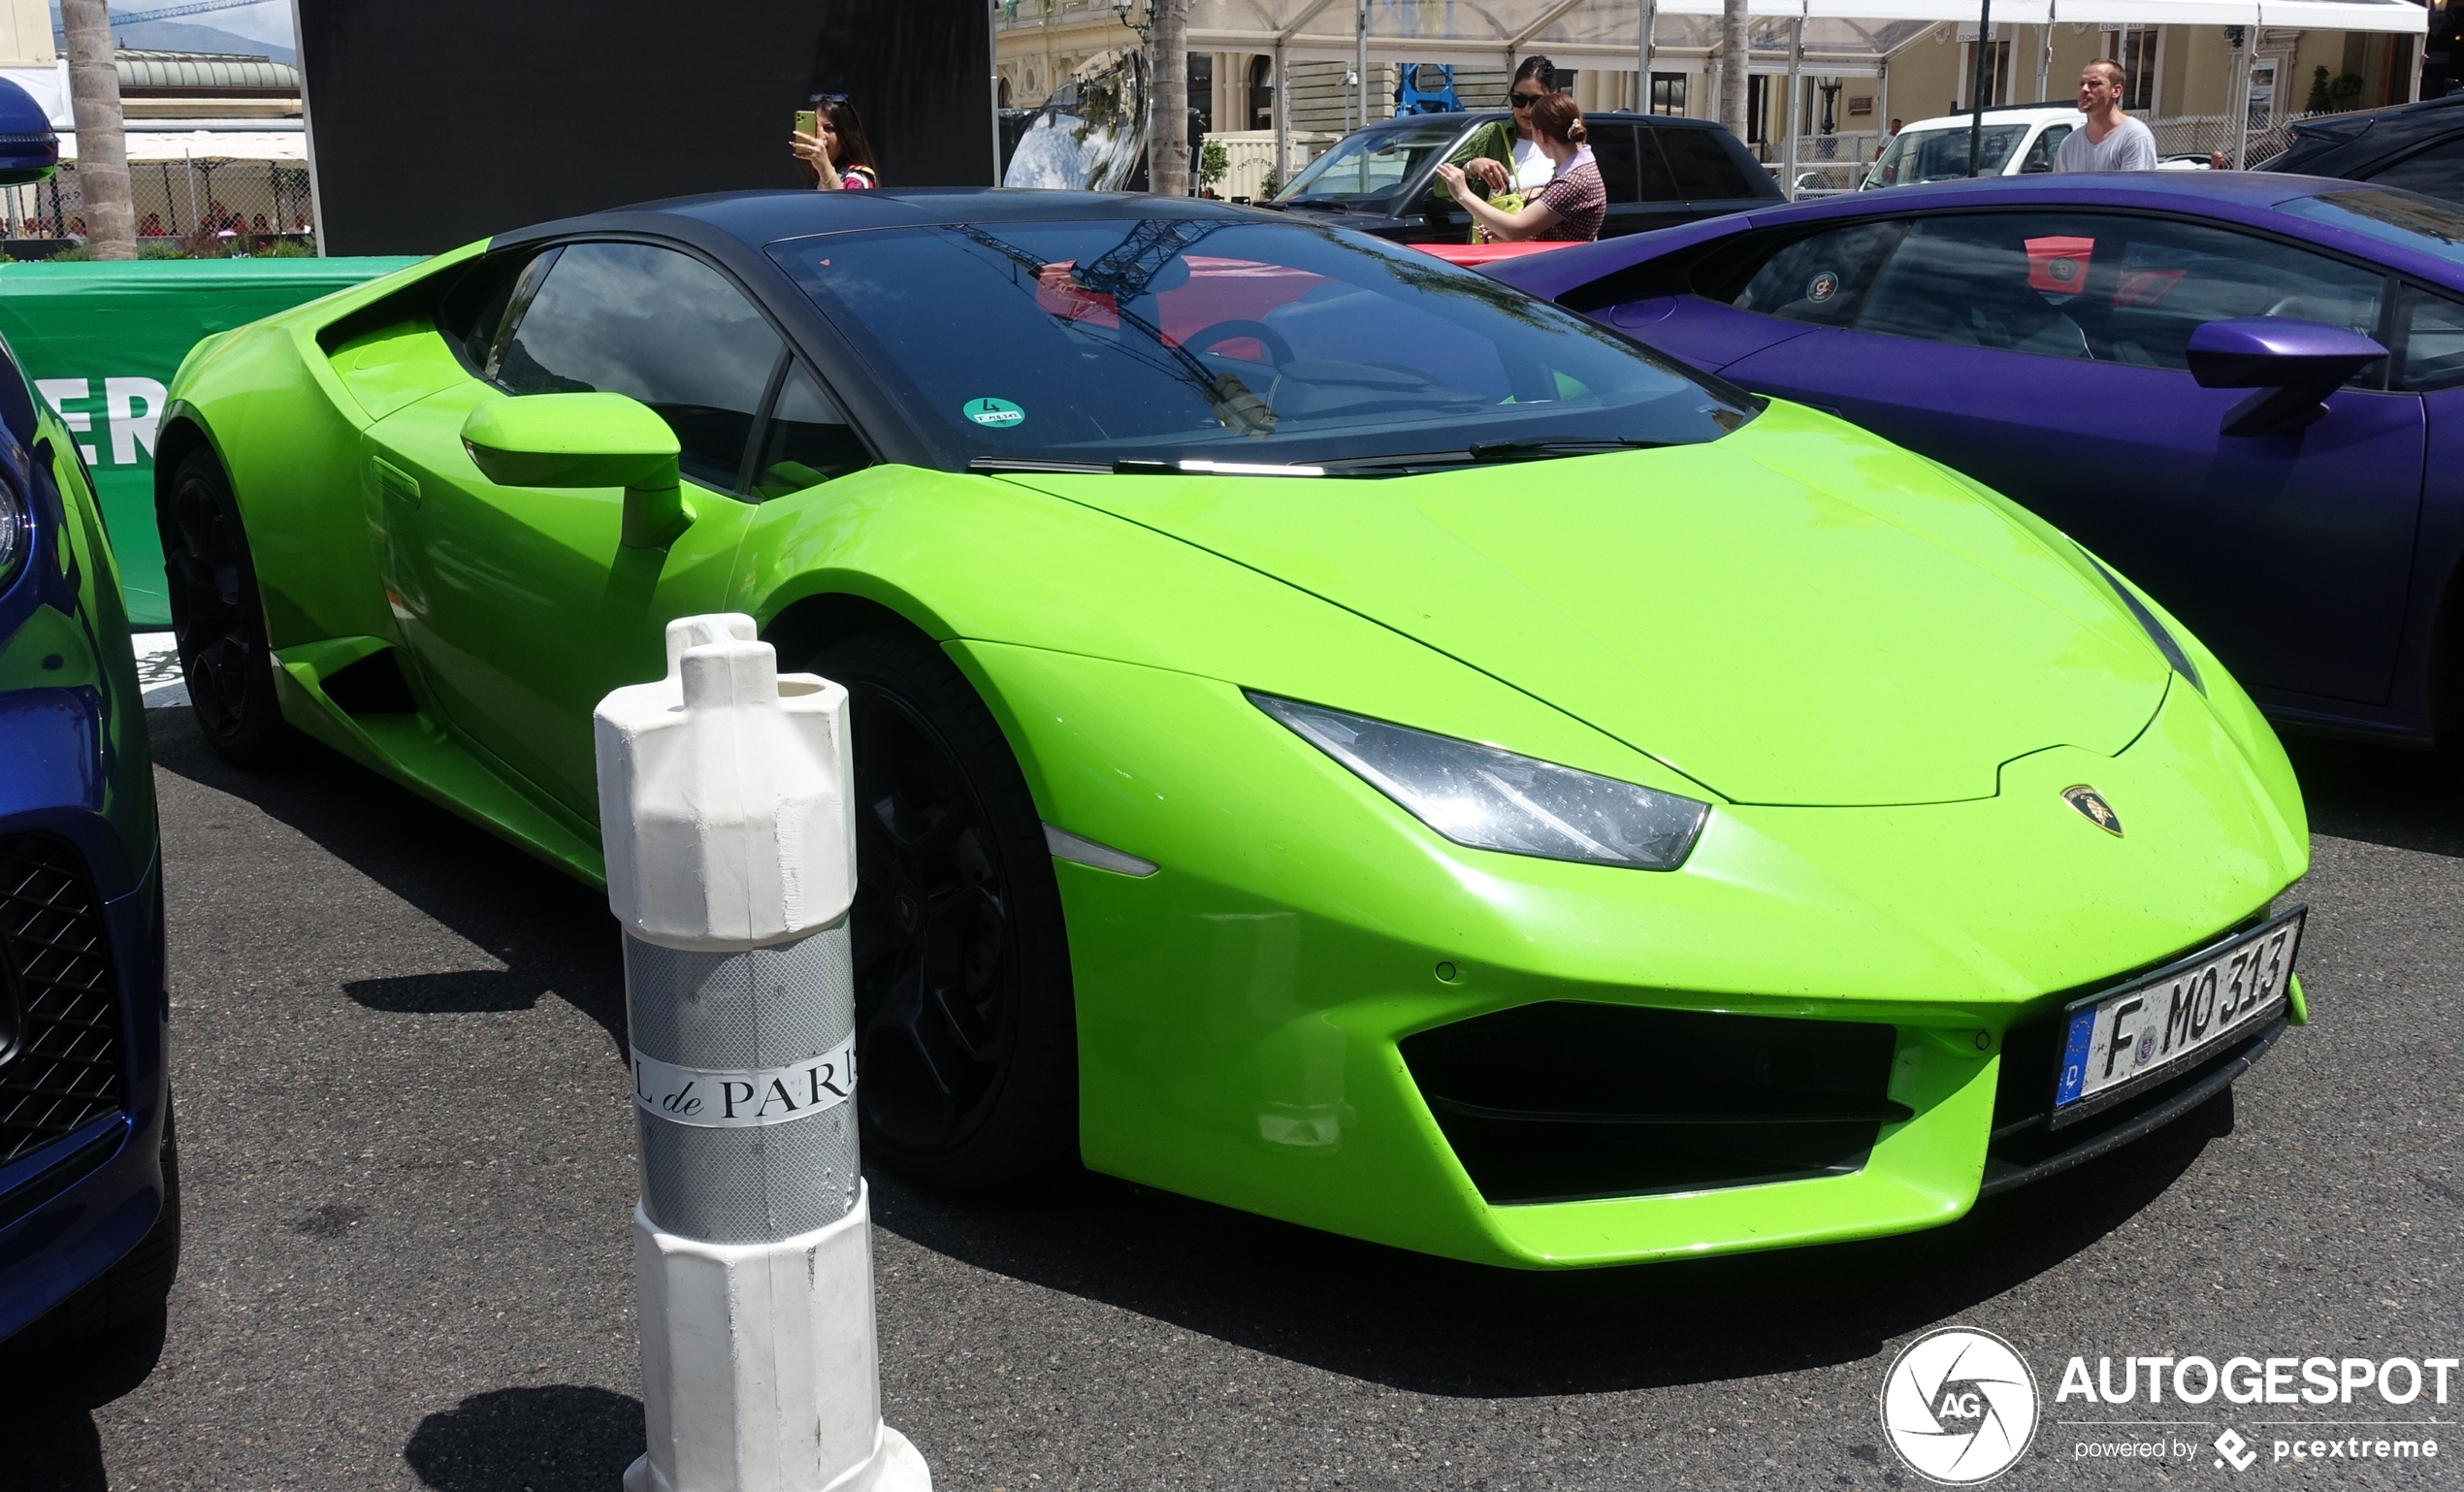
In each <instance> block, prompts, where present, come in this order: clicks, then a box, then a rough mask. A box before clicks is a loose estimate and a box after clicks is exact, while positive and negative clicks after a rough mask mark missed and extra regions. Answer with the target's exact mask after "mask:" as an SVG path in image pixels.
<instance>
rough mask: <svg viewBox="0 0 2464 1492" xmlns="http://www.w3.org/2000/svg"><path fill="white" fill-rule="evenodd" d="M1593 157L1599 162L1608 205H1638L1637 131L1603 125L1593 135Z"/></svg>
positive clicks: (1615, 125)
mask: <svg viewBox="0 0 2464 1492" xmlns="http://www.w3.org/2000/svg"><path fill="white" fill-rule="evenodd" d="M1591 153H1592V157H1593V158H1594V159H1595V160H1597V161H1599V162H1600V179H1601V180H1602V181H1603V182H1605V184H1606V185H1607V187H1608V203H1609V206H1611V207H1614V206H1616V205H1617V204H1618V203H1621V202H1635V201H1638V200H1640V199H1638V198H1637V196H1636V195H1635V183H1636V178H1637V176H1638V175H1639V168H1638V167H1637V165H1636V163H1635V153H1636V152H1635V127H1634V126H1633V125H1631V124H1603V125H1600V126H1599V127H1597V128H1595V129H1594V130H1592V132H1591Z"/></svg>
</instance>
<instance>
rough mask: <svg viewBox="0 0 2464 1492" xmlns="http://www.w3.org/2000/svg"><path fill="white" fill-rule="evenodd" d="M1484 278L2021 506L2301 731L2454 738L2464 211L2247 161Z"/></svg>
mask: <svg viewBox="0 0 2464 1492" xmlns="http://www.w3.org/2000/svg"><path fill="white" fill-rule="evenodd" d="M1490 273H1491V274H1494V275H1495V276H1497V277H1499V278H1501V279H1504V280H1507V281H1508V282H1510V283H1513V284H1516V285H1519V286H1521V287H1523V288H1524V289H1526V290H1529V291H1532V292H1533V293H1535V294H1538V295H1541V296H1544V297H1547V298H1549V299H1552V300H1556V301H1559V302H1561V303H1563V304H1565V305H1567V306H1569V307H1572V308H1576V309H1579V310H1582V311H1585V312H1587V313H1588V314H1590V315H1592V316H1593V317H1595V318H1597V319H1599V320H1601V321H1605V322H1606V323H1608V324H1610V325H1613V326H1616V327H1619V328H1621V329H1623V330H1624V331H1626V332H1627V333H1629V334H1631V335H1632V336H1634V337H1636V338H1637V339H1639V340H1641V341H1644V342H1647V343H1649V344H1650V345H1652V346H1654V347H1657V348H1659V349H1661V350H1663V351H1665V352H1668V353H1670V354H1671V355H1673V356H1676V357H1679V358H1682V359H1684V360H1686V361H1687V362H1689V363H1692V364H1694V365H1695V366H1696V367H1699V368H1702V369H1704V370H1707V371H1709V372H1712V373H1719V374H1721V375H1722V376H1724V377H1727V378H1729V379H1731V380H1733V381H1735V382H1736V383H1740V384H1743V385H1744V386H1746V387H1747V388H1750V389H1753V390H1755V391H1757V392H1759V393H1764V394H1770V395H1775V396H1778V397H1780V398H1784V399H1789V400H1794V401H1797V402H1798V403H1800V404H1805V405H1814V406H1817V407H1819V408H1823V409H1826V410H1830V411H1832V412H1833V413H1836V414H1838V415H1840V416H1842V417H1844V418H1846V419H1848V420H1851V421H1853V422H1855V423H1857V424H1859V425H1863V426H1864V427H1865V428H1867V429H1869V430H1872V431H1875V432H1877V433H1879V434H1881V435H1883V436H1886V437H1888V438H1891V439H1893V440H1896V441H1897V442H1898V443H1900V444H1902V445H1905V446H1908V447H1910V448H1911V449H1914V450H1917V451H1921V452H1924V453H1925V454H1927V455H1929V456H1931V457H1933V458H1934V459H1936V460H1938V461H1940V462H1942V463H1943V464H1945V465H1947V466H1950V467H1952V468H1955V469H1957V470H1961V471H1963V472H1965V473H1967V474H1968V475H1970V476H1973V477H1975V478H1976V479H1977V480H1979V481H1982V482H1984V483H1986V484H1987V485H1989V486H1991V487H1993V488H1994V489H1996V490H1998V491H2000V492H2002V493H2004V494H2005V495H2007V496H2009V497H2011V498H2013V499H2016V500H2017V501H2019V502H2020V503H2025V504H2026V505H2027V506H2028V507H2031V508H2033V509H2034V510H2035V511H2037V512H2038V513H2040V514H2042V515H2043V516H2045V517H2046V518H2047V519H2049V520H2051V521H2052V522H2054V523H2055V524H2057V525H2059V527H2060V528H2061V529H2063V530H2064V531H2065V532H2067V533H2068V534H2069V535H2071V536H2072V537H2074V538H2076V539H2078V540H2079V541H2080V542H2082V543H2084V544H2086V545H2087V546H2088V547H2089V548H2090V549H2091V550H2093V551H2095V552H2096V553H2097V554H2098V555H2099V556H2101V557H2102V558H2103V559H2104V560H2105V561H2106V562H2107V563H2109V564H2111V565H2112V566H2114V567H2115V568H2117V569H2119V570H2121V571H2122V572H2123V573H2124V574H2127V575H2129V576H2130V577H2131V578H2132V579H2134V580H2136V581H2138V582H2139V583H2140V584H2142V585H2144V586H2146V587H2147V588H2148V590H2149V591H2150V592H2151V593H2152V594H2153V595H2155V596H2156V598H2157V599H2158V600H2161V601H2162V602H2164V604H2165V605H2166V607H2167V608H2168V609H2170V610H2171V611H2172V612H2173V613H2174V614H2175V615H2177V616H2179V617H2181V618H2182V620H2183V621H2185V622H2186V623H2188V625H2189V626H2190V627H2191V628H2192V629H2194V630H2195V631H2196V632H2198V633H2199V635H2200V636H2201V637H2202V638H2204V639H2205V640H2206V641H2207V642H2208V644H2209V645H2210V646H2212V647H2213V648H2215V649H2216V651H2217V653H2218V654H2219V655H2220V656H2221V657H2222V658H2223V659H2224V661H2225V662H2226V663H2227V664H2228V665H2231V667H2232V668H2233V671H2234V673H2235V675H2236V676H2237V677H2239V678H2240V679H2241V680H2242V681H2243V682H2244V683H2245V684H2246V685H2248V686H2250V689H2251V692H2252V694H2253V695H2254V696H2255V697H2257V698H2258V700H2259V702H2260V703H2261V704H2262V705H2264V706H2265V707H2266V708H2267V709H2268V710H2269V712H2270V713H2271V714H2273V715H2275V716H2276V717H2277V718H2278V720H2279V721H2281V722H2283V723H2285V724H2288V725H2300V726H2304V727H2308V728H2313V729H2322V730H2332V731H2336V732H2339V733H2346V734H2355V735H2361V736H2366V737H2374V738H2381V739H2392V740H2401V741H2407V742H2411V743H2415V744H2426V743H2428V742H2429V741H2430V740H2431V739H2432V737H2433V735H2434V733H2435V732H2436V731H2437V730H2438V728H2439V726H2440V723H2441V720H2442V717H2446V718H2447V719H2448V721H2449V722H2450V723H2451V725H2452V726H2453V727H2454V728H2464V714H2458V713H2456V712H2457V711H2458V710H2459V709H2464V646H2459V645H2458V644H2464V605H2459V604H2458V602H2459V600H2464V591H2460V590H2459V584H2458V582H2459V560H2464V207H2458V206H2457V205H2455V204H2453V203H2448V202H2443V201H2439V200H2436V199H2433V198H2429V197H2424V196H2419V195H2417V194H2415V193H2413V192H2409V191H2404V190H2400V189H2396V188H2392V187H2386V186H2378V185H2372V184H2369V183H2359V182H2352V181H2339V180H2327V179H2323V178H2310V177H2295V176H2279V175H2273V174H2261V173H2239V172H2214V173H2210V172H2197V173H2176V172H2161V173H2159V172H2149V173H2141V174H2132V175H2119V176H2096V177H2091V176H2042V177H2011V178H1988V179H1982V180H1976V181H1959V182H1948V183H1943V184H1940V185H1931V186H1916V187H1907V188H1903V189H1900V190H1897V191H1891V192H1868V193H1861V194H1859V195H1856V196H1852V197H1837V198H1832V199H1830V200H1828V201H1824V202H1817V203H1806V204H1799V205H1795V206H1786V207H1773V208H1771V209H1769V210H1767V211H1763V210H1757V211H1749V212H1741V213H1737V214H1735V215H1732V216H1728V217H1722V218H1716V219H1713V220H1710V221H1706V222H1700V223H1693V224H1689V225H1686V226H1684V227H1679V228H1671V229H1669V230H1666V231H1664V232H1659V233H1652V234H1644V235H1641V236H1638V237H1634V238H1626V239H1618V240H1615V241H1613V242H1607V243H1596V244H1587V245H1582V246H1579V247H1574V248H1570V249H1566V250H1564V251H1562V252H1556V253H1548V254H1534V255H1531V256H1529V257H1526V258H1521V259H1516V260H1510V261H1508V262H1505V263H1502V264H1499V265H1496V266H1494V267H1492V268H1491V270H1490Z"/></svg>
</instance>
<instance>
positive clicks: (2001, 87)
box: [1951, 42, 2011, 114]
mask: <svg viewBox="0 0 2464 1492" xmlns="http://www.w3.org/2000/svg"><path fill="white" fill-rule="evenodd" d="M1975 85H1976V44H1975V43H1974V42H1968V43H1966V44H1964V45H1962V46H1961V48H1960V89H1961V92H1963V93H1964V92H1967V91H1968V90H1970V89H1972V88H1974V87H1975ZM2010 98H2011V44H2010V43H2008V42H1995V43H1994V45H1993V47H1992V48H1991V49H1989V50H1988V51H1987V52H1986V53H1985V102H1986V105H1987V106H1988V107H1989V108H1990V107H1991V106H1993V105H1994V104H2007V103H2009V102H2010ZM1975 107H1976V104H1975V101H1974V100H1970V101H1969V102H1967V103H1965V104H1961V106H1959V108H1958V109H1954V110H1952V111H1951V112H1952V113H1953V114H1958V113H1959V112H1960V109H1974V108H1975Z"/></svg>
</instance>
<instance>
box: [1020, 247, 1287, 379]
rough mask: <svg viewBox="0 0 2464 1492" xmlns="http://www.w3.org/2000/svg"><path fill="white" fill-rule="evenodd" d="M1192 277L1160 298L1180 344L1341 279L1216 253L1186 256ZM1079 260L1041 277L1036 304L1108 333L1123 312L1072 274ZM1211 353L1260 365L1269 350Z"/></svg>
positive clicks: (1166, 323) (1162, 314)
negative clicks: (1210, 328) (1184, 340)
mask: <svg viewBox="0 0 2464 1492" xmlns="http://www.w3.org/2000/svg"><path fill="white" fill-rule="evenodd" d="M1177 262H1178V263H1180V264H1184V265H1187V266H1188V268H1189V275H1188V277H1187V278H1186V279H1184V280H1183V281H1182V282H1181V283H1180V284H1179V285H1176V286H1174V287H1173V288H1172V289H1170V290H1164V291H1159V292H1157V293H1156V295H1155V304H1156V307H1157V313H1156V317H1155V320H1156V324H1157V325H1158V326H1159V327H1160V328H1161V329H1162V331H1163V335H1164V341H1167V342H1169V343H1171V344H1172V345H1174V346H1178V345H1180V344H1181V342H1182V341H1183V339H1185V338H1187V337H1188V336H1189V335H1190V334H1192V333H1195V332H1201V331H1204V330H1206V329H1207V328H1208V327H1211V326H1215V325H1217V324H1219V323H1221V322H1225V321H1255V320H1258V319H1259V318H1261V317H1263V316H1264V315H1265V314H1266V313H1267V312H1268V311H1271V310H1273V309H1275V308H1277V307H1279V306H1288V305H1290V304H1291V303H1292V302H1294V301H1297V300H1299V299H1300V298H1301V297H1303V296H1305V295H1307V294H1309V293H1310V292H1311V291H1313V290H1314V289H1316V288H1317V287H1318V286H1320V285H1331V284H1334V283H1335V281H1334V280H1332V279H1329V278H1327V277H1326V276H1323V275H1316V274H1313V273H1311V272H1310V271H1307V270H1296V269H1293V268H1291V267H1290V266H1288V265H1280V264H1261V263H1259V262H1258V261H1257V260H1254V259H1225V258H1218V257H1216V256H1214V255H1210V254H1183V255H1182V256H1181V258H1180V259H1179V260H1178V261H1177ZM1075 264H1076V261H1075V260H1069V259H1061V260H1055V261H1054V262H1053V263H1051V264H1048V265H1046V266H1044V269H1043V271H1042V273H1040V274H1038V275H1037V276H1035V305H1036V307H1037V308H1038V309H1040V310H1042V311H1043V312H1044V313H1045V314H1047V315H1050V316H1054V317H1057V318H1059V319H1061V320H1063V321H1077V322H1084V323H1085V324H1086V325H1088V326H1097V327H1103V328H1105V329H1107V330H1110V329H1112V328H1116V327H1119V325H1120V314H1119V307H1118V306H1116V305H1115V304H1114V302H1113V298H1112V296H1111V295H1110V294H1109V293H1107V292H1105V291H1100V290H1089V289H1087V288H1086V287H1085V286H1083V285H1081V284H1079V283H1078V281H1077V280H1075V279H1073V278H1072V277H1071V276H1070V271H1071V269H1072V268H1073V267H1074V266H1075ZM1209 350H1211V351H1216V352H1221V353H1222V354H1224V355H1225V356H1227V357H1234V358H1243V359H1247V360H1248V361H1252V362H1255V361H1260V360H1263V359H1264V357H1265V356H1266V349H1265V348H1264V347H1263V346H1261V345H1260V344H1259V343H1258V341H1257V340H1256V339H1255V338H1239V337H1226V338H1223V339H1221V340H1220V341H1216V342H1213V343H1211V344H1210V346H1209Z"/></svg>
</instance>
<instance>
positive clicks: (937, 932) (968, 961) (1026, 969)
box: [803, 631, 1078, 1190]
mask: <svg viewBox="0 0 2464 1492" xmlns="http://www.w3.org/2000/svg"><path fill="white" fill-rule="evenodd" d="M803 666H804V667H806V668H808V669H810V670H811V671H812V672H815V673H819V674H821V675H822V676H823V677H824V678H827V679H832V680H835V681H837V682H838V683H840V684H843V685H845V686H846V687H847V690H848V694H849V697H850V698H849V712H850V714H851V716H852V725H853V734H854V737H855V741H854V745H855V755H856V794H855V801H856V805H857V807H856V861H857V883H856V905H855V909H854V912H853V914H852V923H853V925H852V927H851V929H850V930H851V932H852V941H853V943H854V948H855V961H856V1031H857V1042H858V1048H857V1050H858V1065H857V1071H858V1072H859V1074H860V1075H861V1076H860V1078H859V1084H858V1087H857V1093H858V1099H857V1103H858V1112H859V1115H860V1117H861V1119H862V1123H863V1147H864V1153H865V1154H866V1155H867V1156H868V1157H870V1158H873V1159H877V1160H881V1161H884V1162H886V1163H888V1164H890V1165H892V1166H893V1167H895V1168H896V1169H898V1170H899V1171H901V1172H903V1173H905V1174H906V1175H909V1176H911V1177H913V1178H915V1179H916V1180H918V1181H921V1182H924V1183H926V1184H932V1185H937V1186H942V1187H946V1188H950V1189H954V1190H989V1189H1000V1188H1005V1187H1009V1186H1014V1185H1018V1184H1022V1183H1025V1182H1027V1181H1030V1180H1032V1179H1034V1178H1036V1177H1038V1176H1042V1175H1046V1174H1048V1173H1050V1172H1051V1171H1053V1170H1054V1169H1055V1168H1057V1167H1061V1166H1066V1165H1070V1164H1074V1163H1075V1162H1076V1160H1077V1158H1078V1037H1077V1020H1076V1013H1075V1007H1074V1005H1073V1002H1072V998H1071V993H1070V978H1069V946H1068V939H1067V935H1066V933H1065V932H1064V930H1063V927H1062V924H1061V898H1060V887H1059V885H1058V883H1057V882H1056V881H1055V880H1054V875H1053V860H1052V855H1051V852H1050V851H1049V850H1047V849H1046V847H1045V843H1044V827H1043V823H1042V821H1041V819H1040V818H1039V817H1038V815H1037V814H1036V811H1035V803H1034V800H1033V798H1032V797H1031V796H1030V795H1028V793H1027V790H1026V780H1025V778H1024V777H1023V776H1022V775H1021V773H1020V771H1019V765H1018V760H1017V758H1015V757H1014V756H1012V755H1011V753H1010V748H1009V744H1008V742H1007V741H1005V740H1004V739H1003V738H1002V735H1001V730H1000V727H999V726H998V725H997V724H996V723H995V722H994V721H993V719H992V715H991V712H990V711H989V710H987V709H986V708H985V707H984V701H983V700H981V699H979V698H977V697H976V695H975V691H974V690H973V689H972V688H970V687H969V686H968V684H967V681H966V676H965V675H964V674H962V673H960V672H959V671H958V669H957V666H956V665H955V664H953V663H951V662H950V660H949V658H948V657H946V656H945V655H944V654H943V653H942V651H941V650H940V649H939V648H938V647H935V646H934V645H933V644H932V642H931V641H930V640H929V639H928V638H925V637H924V636H923V635H921V634H919V633H914V632H890V631H884V632H864V633H860V634H858V635H856V636H852V637H847V638H843V639H841V640H839V641H837V642H833V643H830V644H828V645H827V646H825V647H823V648H822V649H820V651H819V652H817V653H816V654H814V655H813V656H812V657H810V658H808V659H806V660H804V662H803Z"/></svg>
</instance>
